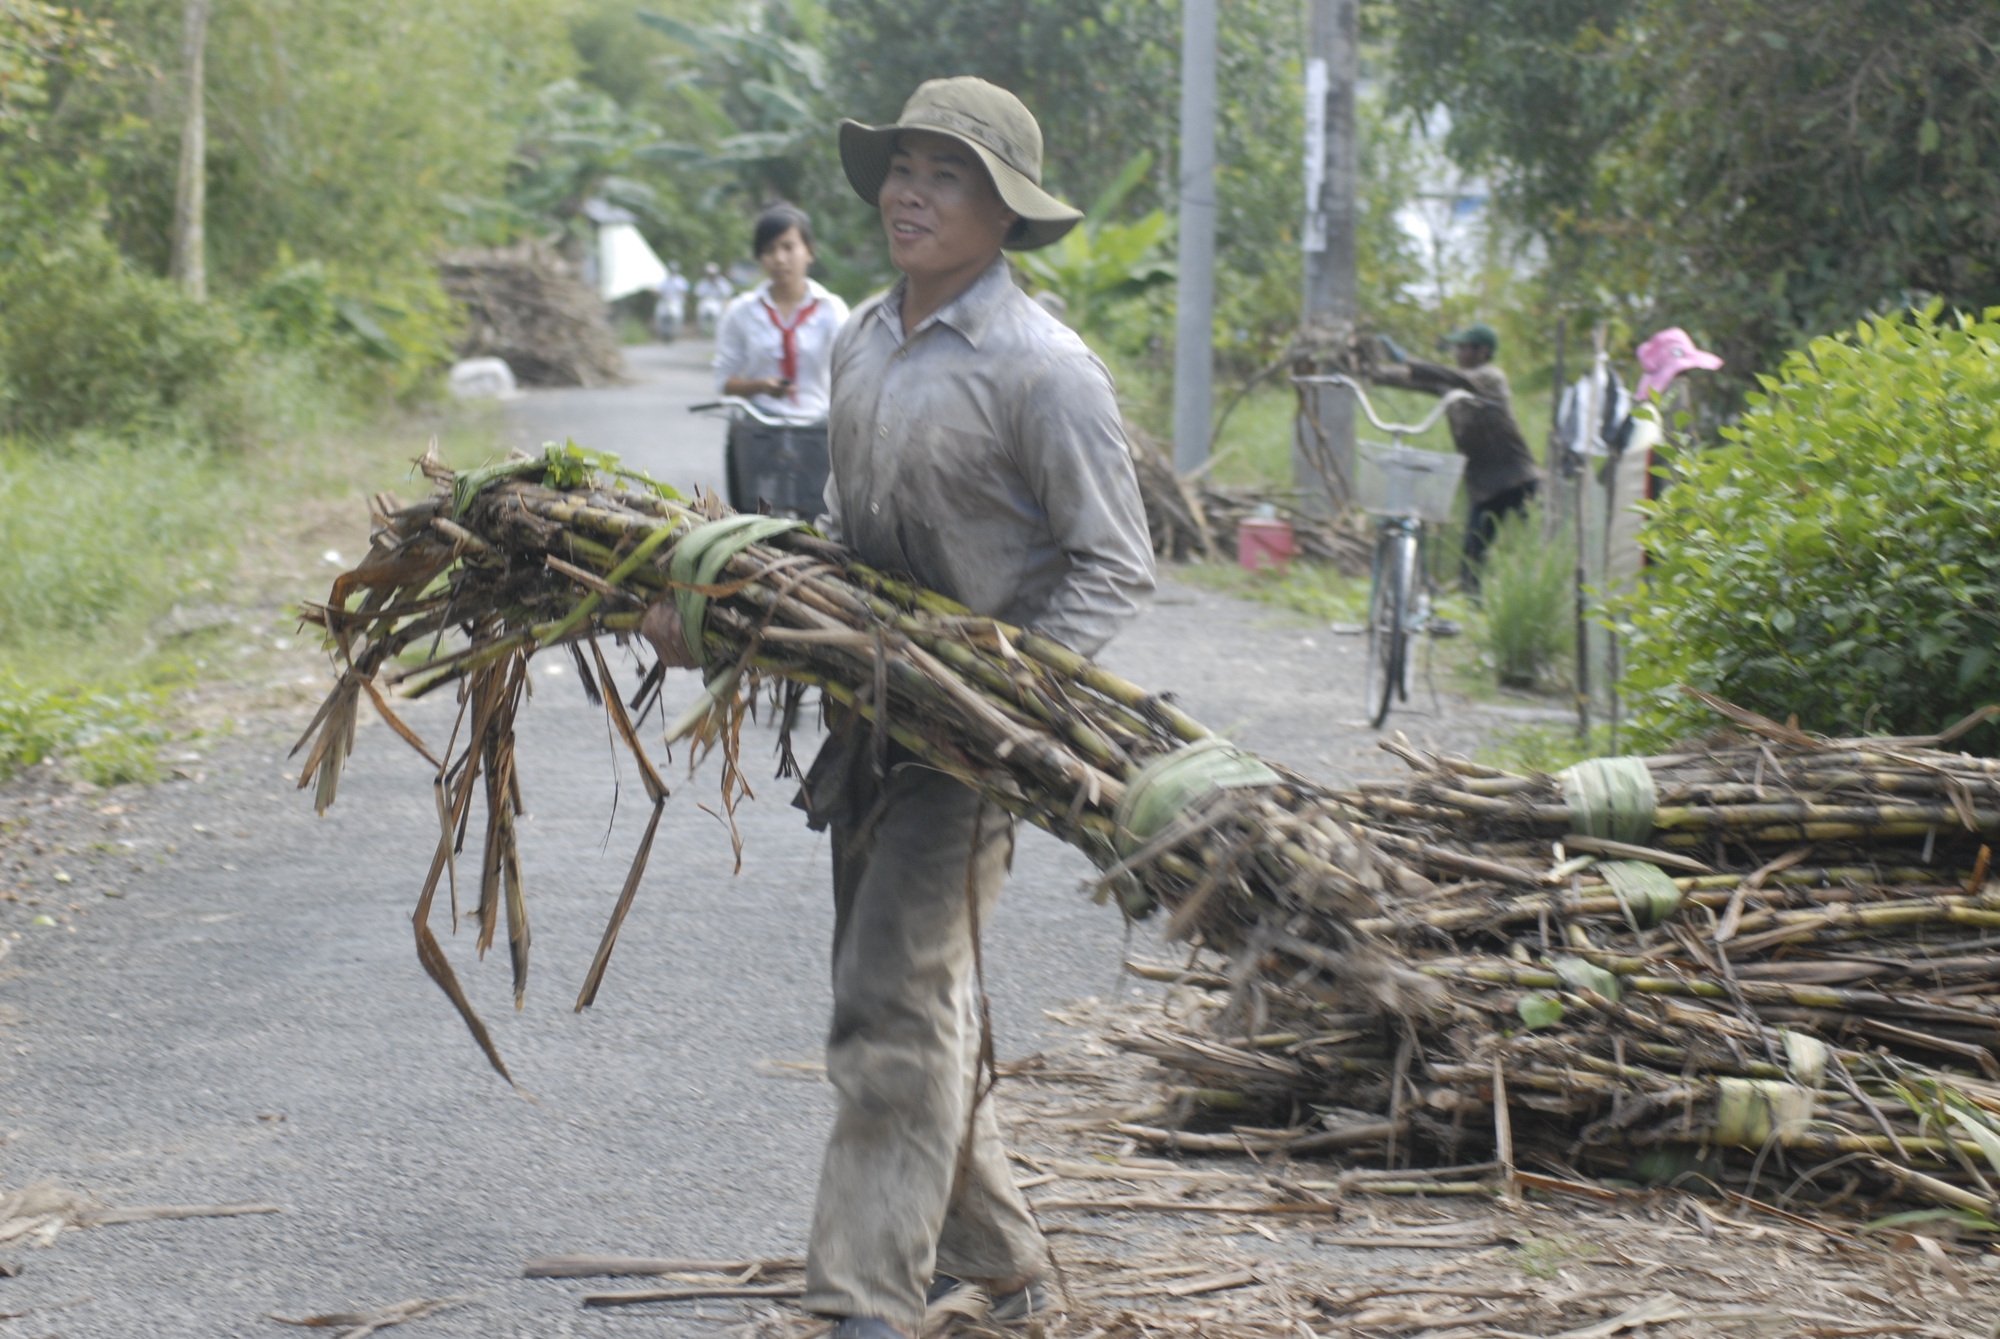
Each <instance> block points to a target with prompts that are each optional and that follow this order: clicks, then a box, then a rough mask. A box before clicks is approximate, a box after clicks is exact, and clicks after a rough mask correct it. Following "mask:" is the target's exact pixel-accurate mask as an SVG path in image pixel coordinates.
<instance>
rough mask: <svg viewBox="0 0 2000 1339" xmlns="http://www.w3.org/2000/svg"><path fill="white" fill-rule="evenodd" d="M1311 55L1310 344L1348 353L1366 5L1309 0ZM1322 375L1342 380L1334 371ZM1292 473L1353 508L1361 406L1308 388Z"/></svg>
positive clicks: (1333, 392)
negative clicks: (1358, 87) (1357, 103)
mask: <svg viewBox="0 0 2000 1339" xmlns="http://www.w3.org/2000/svg"><path fill="white" fill-rule="evenodd" d="M1311 4H1312V32H1311V38H1310V45H1309V46H1308V47H1307V50H1306V161H1305V171H1306V219H1305V238H1304V242H1305V253H1306V256H1305V259H1306V266H1305V269H1306V282H1305V312H1304V321H1303V322H1302V324H1303V326H1304V333H1305V337H1306V339H1307V340H1308V341H1311V342H1313V343H1316V344H1319V345H1321V346H1323V347H1325V348H1327V351H1328V352H1329V353H1335V354H1336V355H1337V354H1338V353H1342V352H1344V351H1345V349H1346V344H1347V339H1348V336H1349V335H1351V334H1352V333H1353V331H1354V320H1355V316H1356V315H1357V313H1356V311H1355V283H1354V223H1355V209H1354V197H1355V182H1356V176H1357V172H1356V156H1355V146H1354V86H1355V84H1356V82H1357V81H1358V80H1359V78H1360V74H1361V62H1360V45H1361V7H1360V0H1311ZM1318 370H1321V371H1334V370H1339V369H1338V368H1337V367H1333V366H1328V367H1324V368H1320V369H1318ZM1299 389H1300V392H1301V401H1300V407H1301V409H1302V410H1303V412H1302V413H1301V414H1300V416H1299V419H1300V421H1299V427H1298V432H1297V433H1296V435H1295V436H1294V438H1293V443H1292V469H1293V473H1294V474H1295V475H1296V477H1297V479H1298V482H1299V487H1300V489H1301V490H1303V491H1304V493H1305V494H1306V497H1307V500H1308V502H1309V503H1310V502H1311V501H1312V500H1313V499H1314V497H1315V495H1317V496H1318V500H1319V502H1320V506H1321V507H1322V508H1325V509H1331V508H1332V507H1333V506H1337V505H1339V504H1342V503H1345V502H1346V501H1347V498H1348V496H1349V495H1350V494H1351V491H1352V481H1353V479H1354V398H1353V396H1352V395H1351V394H1349V393H1348V392H1347V391H1346V390H1345V389H1342V388H1340V387H1336V386H1302V387H1300V388H1299Z"/></svg>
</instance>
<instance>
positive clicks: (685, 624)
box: [667, 512, 806, 668]
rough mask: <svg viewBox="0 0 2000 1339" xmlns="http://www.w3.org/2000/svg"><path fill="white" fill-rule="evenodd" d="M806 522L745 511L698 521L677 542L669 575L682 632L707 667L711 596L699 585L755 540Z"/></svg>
mask: <svg viewBox="0 0 2000 1339" xmlns="http://www.w3.org/2000/svg"><path fill="white" fill-rule="evenodd" d="M805 526H806V523H805V522H804V521H795V520H792V519H791V518H789V517H785V516H758V515H755V514H753V513H749V512H745V513H742V514H739V515H736V516H725V517H723V518H722V519H721V520H719V521H710V522H709V523H708V524H707V525H698V526H696V527H695V528H694V529H692V530H690V531H688V533H687V536H686V538H684V539H682V540H681V541H680V542H679V543H678V544H676V545H674V556H673V558H672V560H671V561H670V562H669V563H668V565H667V579H668V580H670V581H672V582H673V584H674V604H675V606H676V607H677V608H678V609H679V610H680V615H681V632H682V635H683V636H685V637H686V638H687V644H688V649H689V650H691V651H693V652H694V654H695V659H697V660H699V661H701V663H702V665H703V667H704V668H706V667H707V664H708V651H707V649H706V648H705V647H703V645H702V639H701V626H702V620H703V619H704V618H706V617H707V616H708V596H707V595H705V594H703V593H702V592H701V591H700V590H699V589H696V588H697V587H701V586H709V585H713V584H714V582H715V579H716V578H717V577H718V576H721V575H722V569H723V568H724V567H727V566H728V565H729V560H730V559H731V558H734V557H735V556H736V555H737V554H739V553H741V552H743V550H745V549H747V548H749V547H750V546H751V545H752V544H755V543H757V542H759V541H760V540H765V539H769V538H770V537H771V536H772V535H776V534H782V533H783V532H785V531H787V530H803V529H805Z"/></svg>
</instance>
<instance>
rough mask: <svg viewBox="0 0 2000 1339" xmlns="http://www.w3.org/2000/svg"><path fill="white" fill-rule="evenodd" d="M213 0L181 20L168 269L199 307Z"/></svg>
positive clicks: (204, 281)
mask: <svg viewBox="0 0 2000 1339" xmlns="http://www.w3.org/2000/svg"><path fill="white" fill-rule="evenodd" d="M208 6H209V0H188V3H187V9H186V10H185V11H183V13H182V15H181V69H182V71H183V73H184V75H185V77H186V79H187V109H186V112H185V113H184V115H183V118H182V120H181V167H180V174H179V176H178V177H176V178H175V181H174V249H173V259H172V261H171V263H170V268H171V269H172V271H173V277H174V278H176V279H178V280H179V281H180V285H181V288H182V289H184V290H185V291H186V293H187V295H188V296H189V297H191V298H193V299H194V300H195V301H196V302H204V301H206V300H207V299H208V262H207V258H206V251H207V247H206V245H205V243H204V240H203V238H202V224H203V221H204V217H203V216H204V215H205V214H206V213H207V210H208V118H207V115H206V111H205V108H204V105H203V104H204V101H205V93H204V79H203V75H202V52H203V50H204V49H205V48H206V47H207V46H208Z"/></svg>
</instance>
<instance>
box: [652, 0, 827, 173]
mask: <svg viewBox="0 0 2000 1339" xmlns="http://www.w3.org/2000/svg"><path fill="white" fill-rule="evenodd" d="M812 17H813V16H812V13H811V12H810V4H809V0H791V2H790V3H785V2H783V0H781V2H780V3H773V4H769V5H764V6H760V7H759V8H757V9H756V10H755V11H753V12H752V14H751V15H750V17H749V18H747V19H745V20H744V21H742V22H739V23H713V24H694V23H689V22H687V21H686V20H684V19H677V18H674V17H672V16H671V15H667V14H659V13H654V12H652V11H650V10H643V9H642V10H640V11H638V19H639V22H641V23H643V24H645V25H646V26H647V27H649V28H652V29H653V30H655V31H656V32H660V33H664V34H666V35H667V36H668V37H671V38H673V39H674V40H675V41H676V42H678V43H680V44H681V45H682V46H684V47H686V48H687V49H688V50H689V52H691V53H692V55H693V59H692V60H690V61H688V62H685V63H683V64H680V65H678V66H674V67H671V68H670V70H669V73H668V76H667V86H668V88H670V89H671V90H673V91H674V92H676V93H678V94H680V95H681V96H682V97H683V98H685V99H686V100H687V102H688V103H689V104H690V105H691V106H692V107H694V109H695V110H696V111H697V112H698V113H699V114H700V115H701V116H702V118H703V119H704V120H706V121H707V122H708V123H709V124H710V125H711V126H713V127H714V129H715V132H716V137H715V138H714V139H713V140H712V141H710V142H708V143H705V144H699V145H696V144H685V143H660V144H656V145H652V146H650V147H649V148H647V149H645V150H644V151H643V152H642V153H641V155H640V156H641V157H643V158H649V159H652V160H654V161H659V162H671V163H677V164H683V165H686V166H692V167H704V168H713V169H716V170H719V171H723V172H728V173H731V174H733V175H734V176H735V177H736V178H737V179H738V180H739V181H740V182H741V183H742V185H743V186H744V187H745V188H747V189H748V190H749V191H750V192H751V193H753V194H756V195H760V196H777V197H780V198H784V199H795V198H797V196H798V193H799V184H800V183H799V177H800V176H801V173H802V170H803V168H802V164H803V161H804V159H805V157H806V156H807V155H808V153H809V152H810V150H811V147H812V143H813V140H814V139H815V137H817V136H821V135H824V133H825V128H826V127H827V126H828V125H829V124H831V118H830V115H829V113H828V110H827V105H826V62H825V58H824V57H823V56H821V54H820V52H819V50H818V48H817V47H815V46H813V45H812V44H811V43H810V42H808V41H804V40H801V39H802V38H803V37H804V36H806V35H807V32H808V30H809V29H810V28H811V26H812V24H811V20H812Z"/></svg>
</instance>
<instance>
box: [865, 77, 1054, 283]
mask: <svg viewBox="0 0 2000 1339" xmlns="http://www.w3.org/2000/svg"><path fill="white" fill-rule="evenodd" d="M905 130H929V131H932V132H934V133H936V134H939V135H946V136H949V137H950V138H952V139H955V140H957V141H958V142H959V143H961V144H963V145H965V146H966V147H967V148H968V149H970V150H972V151H973V152H974V153H975V154H977V155H979V161H980V162H982V163H984V164H985V165H986V171H987V174H988V175H989V176H991V177H992V178H993V187H994V189H995V190H997V191H998V192H999V193H1000V199H1001V200H1002V201H1003V202H1005V204H1006V206H1007V208H1009V209H1011V210H1013V211H1014V212H1015V213H1016V214H1019V215H1020V216H1021V222H1020V223H1019V224H1018V225H1016V227H1015V228H1014V230H1013V232H1011V233H1010V234H1008V237H1007V240H1006V242H1005V243H1004V245H1005V246H1006V247H1007V249H1008V250H1010V251H1033V250H1034V249H1036V248H1037V247H1043V246H1047V245H1048V244H1049V243H1050V242H1053V241H1055V240H1057V239H1058V238H1060V237H1061V236H1062V235H1063V234H1064V233H1066V232H1068V231H1069V230H1070V229H1071V228H1074V227H1075V226H1076V224H1077V220H1079V219H1081V218H1082V217H1083V211H1082V210H1081V209H1077V208H1076V207H1074V206H1072V205H1067V204H1064V203H1063V202H1062V201H1061V200H1058V199H1056V197H1055V196H1053V195H1050V194H1049V193H1048V192H1047V191H1045V190H1043V189H1042V128H1041V126H1040V125H1038V124H1036V122H1035V114H1034V113H1033V112H1031V111H1029V110H1028V109H1027V108H1026V107H1025V106H1023V105H1022V103H1021V100H1020V99H1019V98H1017V97H1015V96H1014V95H1013V94H1012V93H1009V92H1008V91H1007V90H1006V89H1004V88H1001V87H999V86H998V85H997V84H989V83H987V82H986V81H985V80H984V79H977V78H974V77H973V76H971V75H959V76H957V77H956V78H952V79H931V80H927V81H925V82H924V83H922V84H920V85H918V87H917V91H916V92H914V93H912V94H911V95H910V100H909V101H908V102H906V103H904V104H903V114H902V115H901V116H899V117H897V118H896V122H895V124H894V125H886V126H870V125H863V124H862V123H861V122H859V121H842V122H841V123H840V165H841V166H842V167H843V168H845V169H846V170H847V182H848V184H849V185H850V186H852V187H854V193H855V194H856V195H859V196H860V197H861V198H862V199H863V200H866V201H867V202H868V203H869V204H870V205H875V204H877V203H879V202H880V200H881V196H882V183H883V181H885V180H886V179H887V178H888V176H889V159H890V157H891V156H893V155H894V154H895V152H896V136H897V135H899V134H901V133H902V132H903V131H905Z"/></svg>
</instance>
